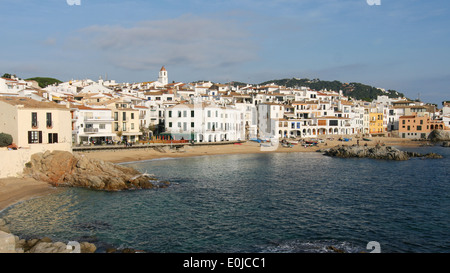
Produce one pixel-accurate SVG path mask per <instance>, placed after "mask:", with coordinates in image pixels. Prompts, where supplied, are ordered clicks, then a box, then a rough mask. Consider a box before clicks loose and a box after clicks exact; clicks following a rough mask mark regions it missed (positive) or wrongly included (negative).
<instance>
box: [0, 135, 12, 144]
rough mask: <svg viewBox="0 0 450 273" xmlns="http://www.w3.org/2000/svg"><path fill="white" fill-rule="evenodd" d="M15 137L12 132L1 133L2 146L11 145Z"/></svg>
mask: <svg viewBox="0 0 450 273" xmlns="http://www.w3.org/2000/svg"><path fill="white" fill-rule="evenodd" d="M12 142H13V138H12V136H11V135H10V134H5V133H0V147H6V146H9V145H11V144H12Z"/></svg>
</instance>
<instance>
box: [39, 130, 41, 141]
mask: <svg viewBox="0 0 450 273" xmlns="http://www.w3.org/2000/svg"><path fill="white" fill-rule="evenodd" d="M39 143H42V131H39Z"/></svg>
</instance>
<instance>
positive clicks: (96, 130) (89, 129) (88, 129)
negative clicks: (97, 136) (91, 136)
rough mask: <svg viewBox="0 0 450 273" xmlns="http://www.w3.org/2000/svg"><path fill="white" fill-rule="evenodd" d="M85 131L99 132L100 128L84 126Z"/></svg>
mask: <svg viewBox="0 0 450 273" xmlns="http://www.w3.org/2000/svg"><path fill="white" fill-rule="evenodd" d="M84 132H85V133H98V128H84Z"/></svg>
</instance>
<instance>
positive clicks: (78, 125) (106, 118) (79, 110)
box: [72, 105, 116, 144]
mask: <svg viewBox="0 0 450 273" xmlns="http://www.w3.org/2000/svg"><path fill="white" fill-rule="evenodd" d="M72 108H73V109H74V113H73V118H74V120H76V121H75V123H74V128H73V130H72V139H73V142H74V143H75V144H88V143H94V144H101V143H103V142H109V141H113V139H114V137H115V136H116V134H115V133H113V130H112V123H113V121H114V119H113V118H112V111H111V109H107V108H92V107H87V106H82V105H79V106H72Z"/></svg>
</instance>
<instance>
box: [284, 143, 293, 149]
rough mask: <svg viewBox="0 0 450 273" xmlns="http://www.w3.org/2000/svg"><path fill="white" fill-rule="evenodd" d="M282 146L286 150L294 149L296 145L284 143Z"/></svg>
mask: <svg viewBox="0 0 450 273" xmlns="http://www.w3.org/2000/svg"><path fill="white" fill-rule="evenodd" d="M281 146H283V147H284V148H292V147H294V145H293V144H290V143H283V144H281Z"/></svg>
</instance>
